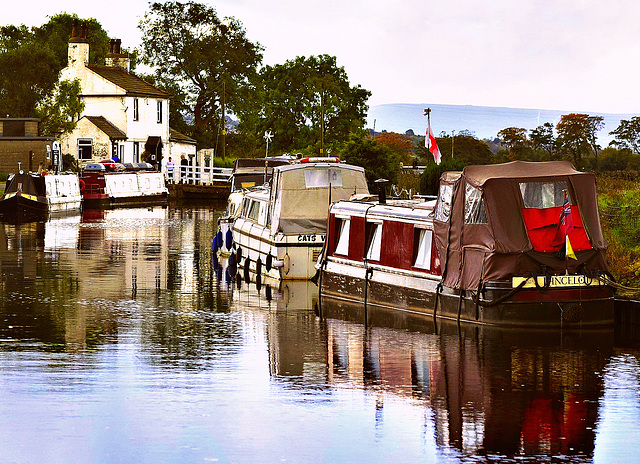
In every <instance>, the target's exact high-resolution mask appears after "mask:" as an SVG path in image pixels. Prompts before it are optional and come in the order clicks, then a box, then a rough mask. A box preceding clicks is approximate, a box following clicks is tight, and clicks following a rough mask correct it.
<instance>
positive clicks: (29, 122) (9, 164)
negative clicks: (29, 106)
mask: <svg viewBox="0 0 640 464" xmlns="http://www.w3.org/2000/svg"><path fill="white" fill-rule="evenodd" d="M39 123H40V120H39V119H35V118H2V119H0V172H4V173H11V172H17V171H18V163H20V167H21V169H23V170H25V171H37V170H38V168H39V167H44V168H49V167H50V165H51V149H52V144H53V142H54V140H55V139H54V138H53V137H39V136H38V126H39Z"/></svg>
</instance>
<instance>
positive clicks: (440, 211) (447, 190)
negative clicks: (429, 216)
mask: <svg viewBox="0 0 640 464" xmlns="http://www.w3.org/2000/svg"><path fill="white" fill-rule="evenodd" d="M452 198H453V186H452V185H450V184H442V185H440V192H439V194H438V203H437V205H436V219H437V220H438V221H440V222H447V221H448V220H449V216H450V215H451V199H452Z"/></svg>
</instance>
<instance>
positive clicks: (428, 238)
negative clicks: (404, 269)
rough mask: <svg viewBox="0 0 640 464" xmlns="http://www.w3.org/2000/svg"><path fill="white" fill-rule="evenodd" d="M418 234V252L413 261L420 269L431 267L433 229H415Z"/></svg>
mask: <svg viewBox="0 0 640 464" xmlns="http://www.w3.org/2000/svg"><path fill="white" fill-rule="evenodd" d="M414 230H415V232H414V233H415V234H416V235H417V240H416V241H415V243H417V244H418V252H417V253H416V259H415V261H414V263H413V266H414V267H419V268H420V269H431V244H432V242H433V231H431V230H427V229H414Z"/></svg>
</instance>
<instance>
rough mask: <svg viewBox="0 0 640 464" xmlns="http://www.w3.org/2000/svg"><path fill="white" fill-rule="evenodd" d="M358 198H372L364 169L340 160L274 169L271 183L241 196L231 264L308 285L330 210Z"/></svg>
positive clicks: (233, 228)
mask: <svg viewBox="0 0 640 464" xmlns="http://www.w3.org/2000/svg"><path fill="white" fill-rule="evenodd" d="M360 193H368V188H367V183H366V179H365V176H364V169H363V168H361V167H358V166H351V165H348V164H344V163H340V162H339V160H338V159H337V158H303V159H301V160H298V161H297V162H295V163H291V164H285V165H281V166H275V167H273V177H272V178H271V180H270V181H269V182H267V183H266V184H264V185H256V186H254V187H252V188H249V189H245V190H243V191H242V192H241V196H240V199H241V202H239V204H240V206H239V209H238V210H237V213H236V217H235V218H234V220H233V223H232V226H231V234H232V235H231V238H232V240H231V242H230V247H231V249H232V251H231V256H230V259H231V261H232V262H233V263H235V264H236V265H237V266H238V267H239V268H241V269H243V272H249V271H251V272H253V273H256V274H258V275H263V276H265V277H271V278H274V279H310V278H311V277H313V275H314V274H315V272H316V271H315V267H314V264H315V262H316V260H317V258H318V256H319V254H320V252H321V250H322V246H323V243H324V239H325V235H326V225H327V215H328V212H329V205H330V204H331V202H332V201H339V200H343V199H346V198H349V197H350V196H351V195H353V194H360ZM218 237H219V238H218V239H217V240H218V242H219V243H218V244H220V245H221V244H222V241H223V240H222V239H221V237H220V234H219V235H218ZM214 248H215V242H214ZM245 269H246V270H245Z"/></svg>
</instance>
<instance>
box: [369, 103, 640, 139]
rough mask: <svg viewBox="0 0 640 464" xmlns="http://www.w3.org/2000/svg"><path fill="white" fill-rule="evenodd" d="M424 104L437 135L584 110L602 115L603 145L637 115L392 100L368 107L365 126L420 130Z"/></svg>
mask: <svg viewBox="0 0 640 464" xmlns="http://www.w3.org/2000/svg"><path fill="white" fill-rule="evenodd" d="M425 108H431V128H432V129H433V132H434V134H435V135H436V136H439V135H440V133H441V132H442V131H445V132H447V133H448V134H451V131H456V133H458V132H459V131H461V130H464V129H467V130H469V131H471V132H473V133H474V134H475V136H476V137H477V138H479V139H493V138H494V137H496V135H497V134H498V131H500V130H501V129H504V128H506V127H523V128H525V129H528V130H531V129H535V128H536V127H538V126H539V125H541V124H544V123H545V122H550V123H552V124H553V125H554V126H555V125H556V123H557V122H558V121H559V120H560V116H562V115H563V114H569V113H588V114H590V115H592V116H603V117H604V123H605V125H604V128H603V129H602V130H601V131H600V132H599V133H598V141H599V142H600V145H602V147H603V148H604V147H605V146H606V145H608V143H609V142H610V141H611V140H612V139H613V137H611V136H610V135H609V132H611V131H612V130H614V129H615V128H617V127H618V125H619V124H620V120H621V119H631V118H632V117H633V116H638V115H637V114H607V113H594V112H588V111H576V110H574V111H561V110H538V109H527V108H499V107H492V106H471V105H434V104H429V103H421V104H403V103H394V104H386V105H376V106H372V107H371V108H369V115H368V117H367V127H368V128H369V129H374V121H375V130H376V132H382V131H387V132H397V133H400V134H404V133H405V132H406V131H407V130H409V129H412V130H413V132H414V133H415V134H416V135H418V134H424V133H425V131H426V127H427V118H426V116H424V115H423V113H424V109H425ZM639 114H640V113H639Z"/></svg>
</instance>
